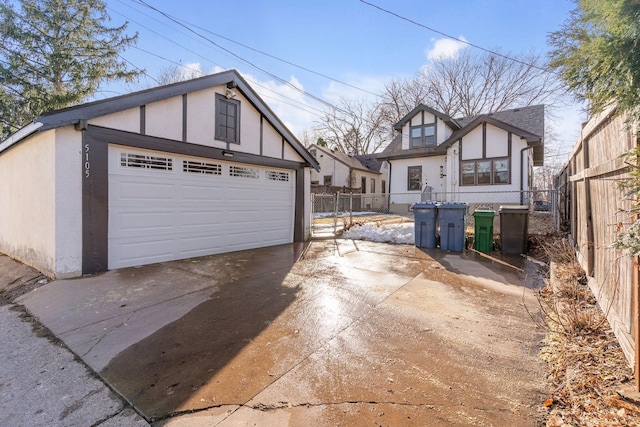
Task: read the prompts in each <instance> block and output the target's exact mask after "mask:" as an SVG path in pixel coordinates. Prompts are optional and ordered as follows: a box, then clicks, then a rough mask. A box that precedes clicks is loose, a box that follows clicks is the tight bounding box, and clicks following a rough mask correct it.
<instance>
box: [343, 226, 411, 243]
mask: <svg viewBox="0 0 640 427" xmlns="http://www.w3.org/2000/svg"><path fill="white" fill-rule="evenodd" d="M413 227H414V226H413V223H411V222H405V223H402V224H387V225H384V224H383V225H381V226H379V227H378V225H376V224H375V223H373V222H368V223H366V224H362V225H354V226H353V227H351V228H350V229H349V230H347V231H345V232H344V233H342V237H343V238H345V239H353V240H368V241H370V242H379V243H398V244H405V245H413V244H414V242H415V239H414V237H413Z"/></svg>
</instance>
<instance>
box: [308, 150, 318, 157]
mask: <svg viewBox="0 0 640 427" xmlns="http://www.w3.org/2000/svg"><path fill="white" fill-rule="evenodd" d="M309 152H310V153H311V155H312V156H313V157H316V156H317V155H318V150H316V149H315V148H312V149H311V150H309Z"/></svg>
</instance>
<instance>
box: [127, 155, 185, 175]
mask: <svg viewBox="0 0 640 427" xmlns="http://www.w3.org/2000/svg"><path fill="white" fill-rule="evenodd" d="M120 166H123V167H126V168H142V169H156V170H166V171H170V170H173V159H172V158H170V157H157V156H146V155H144V154H133V153H120Z"/></svg>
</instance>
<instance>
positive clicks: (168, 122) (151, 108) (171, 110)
mask: <svg viewBox="0 0 640 427" xmlns="http://www.w3.org/2000/svg"><path fill="white" fill-rule="evenodd" d="M187 123H188V120H187ZM145 133H146V134H147V135H150V136H158V137H161V138H167V139H174V140H177V141H180V140H182V97H180V96H176V97H173V98H169V99H166V100H163V101H160V102H152V103H151V104H147V106H146V107H145Z"/></svg>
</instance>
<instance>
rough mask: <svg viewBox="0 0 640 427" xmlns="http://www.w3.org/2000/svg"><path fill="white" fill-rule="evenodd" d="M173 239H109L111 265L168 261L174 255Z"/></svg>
mask: <svg viewBox="0 0 640 427" xmlns="http://www.w3.org/2000/svg"><path fill="white" fill-rule="evenodd" d="M174 247H175V241H174V240H173V239H162V238H159V239H155V240H152V241H149V240H147V241H144V242H140V241H127V240H124V239H123V240H120V241H111V240H110V241H109V265H111V264H112V263H114V264H116V265H123V266H133V265H143V264H150V263H154V262H161V261H166V260H167V259H171V257H172V256H174Z"/></svg>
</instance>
